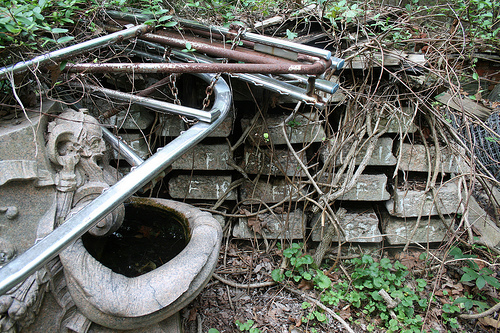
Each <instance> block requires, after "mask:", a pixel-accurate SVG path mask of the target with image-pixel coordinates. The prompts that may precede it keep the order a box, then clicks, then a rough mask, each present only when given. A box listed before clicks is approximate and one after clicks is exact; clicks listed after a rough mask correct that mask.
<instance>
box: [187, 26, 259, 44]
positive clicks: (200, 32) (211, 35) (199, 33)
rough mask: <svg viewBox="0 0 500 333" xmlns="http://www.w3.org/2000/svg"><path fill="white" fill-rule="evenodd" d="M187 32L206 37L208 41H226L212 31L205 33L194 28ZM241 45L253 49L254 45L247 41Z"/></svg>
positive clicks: (222, 36)
mask: <svg viewBox="0 0 500 333" xmlns="http://www.w3.org/2000/svg"><path fill="white" fill-rule="evenodd" d="M187 30H189V31H192V32H193V33H195V34H197V35H201V36H205V37H208V38H210V39H217V40H223V41H224V40H228V39H227V38H226V36H224V35H222V34H218V33H213V32H212V31H205V30H200V29H195V28H189V29H187ZM241 44H242V45H243V46H245V47H250V48H253V47H254V45H255V43H254V42H250V41H248V40H242V41H241Z"/></svg>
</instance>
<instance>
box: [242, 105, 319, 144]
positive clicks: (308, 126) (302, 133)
mask: <svg viewBox="0 0 500 333" xmlns="http://www.w3.org/2000/svg"><path fill="white" fill-rule="evenodd" d="M287 117H288V116H287V115H282V116H269V117H267V118H266V124H267V126H266V124H265V123H264V122H263V121H262V118H259V121H258V122H257V124H256V125H255V126H254V127H253V129H252V130H251V131H250V133H249V137H251V138H252V141H255V142H256V144H257V145H266V144H269V143H273V144H275V145H283V144H286V140H285V138H284V136H283V130H282V126H281V125H280V124H281V123H282V122H283V121H284V120H285V119H286V118H287ZM249 125H250V119H246V118H245V119H242V120H241V126H242V127H243V129H245V128H247V127H248V126H249ZM285 130H286V132H287V137H288V139H289V140H290V143H305V142H321V141H322V140H323V138H325V130H324V129H323V122H322V121H321V120H320V119H319V115H318V114H317V113H306V114H297V115H296V116H295V118H294V119H292V120H290V121H288V123H287V124H285Z"/></svg>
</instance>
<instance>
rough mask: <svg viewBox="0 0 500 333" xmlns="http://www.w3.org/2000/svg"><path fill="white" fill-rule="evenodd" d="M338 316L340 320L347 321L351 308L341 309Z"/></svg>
mask: <svg viewBox="0 0 500 333" xmlns="http://www.w3.org/2000/svg"><path fill="white" fill-rule="evenodd" d="M339 316H340V317H341V318H342V319H349V318H350V317H351V307H350V306H349V305H347V306H345V307H343V308H342V309H340V311H339Z"/></svg>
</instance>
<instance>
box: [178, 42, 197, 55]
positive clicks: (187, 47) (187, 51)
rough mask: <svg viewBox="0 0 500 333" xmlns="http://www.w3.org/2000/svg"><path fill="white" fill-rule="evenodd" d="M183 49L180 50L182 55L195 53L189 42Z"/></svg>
mask: <svg viewBox="0 0 500 333" xmlns="http://www.w3.org/2000/svg"><path fill="white" fill-rule="evenodd" d="M185 46H186V47H185V48H184V49H182V50H181V52H184V53H190V52H196V49H195V48H193V46H192V45H191V43H190V42H186V44H185Z"/></svg>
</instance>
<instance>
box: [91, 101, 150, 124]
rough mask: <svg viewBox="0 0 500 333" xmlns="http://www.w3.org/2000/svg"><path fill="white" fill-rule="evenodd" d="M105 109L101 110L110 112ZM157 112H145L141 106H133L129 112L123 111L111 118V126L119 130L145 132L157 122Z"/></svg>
mask: <svg viewBox="0 0 500 333" xmlns="http://www.w3.org/2000/svg"><path fill="white" fill-rule="evenodd" d="M109 107H110V106H109V105H108V108H104V109H101V110H108V109H109ZM155 116H156V115H155V112H153V111H148V110H145V109H144V108H143V107H142V106H140V105H135V104H132V105H131V106H130V109H129V110H128V111H122V112H120V113H118V114H117V115H115V116H113V117H110V118H109V124H111V125H114V126H116V127H118V128H119V129H127V130H137V129H141V130H145V129H146V128H148V127H149V126H151V125H152V124H153V122H154V120H155Z"/></svg>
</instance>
